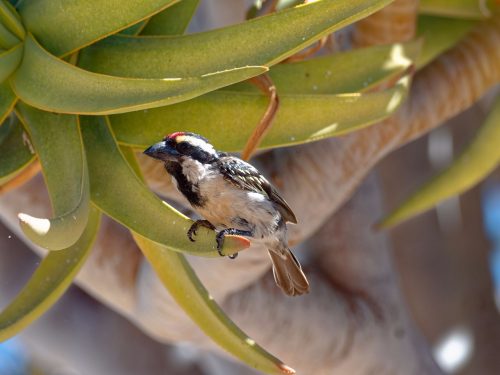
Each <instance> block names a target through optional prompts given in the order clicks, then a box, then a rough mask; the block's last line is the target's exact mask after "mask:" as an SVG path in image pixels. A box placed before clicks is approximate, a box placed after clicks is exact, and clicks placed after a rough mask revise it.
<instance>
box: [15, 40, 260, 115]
mask: <svg viewBox="0 0 500 375" xmlns="http://www.w3.org/2000/svg"><path fill="white" fill-rule="evenodd" d="M24 51H25V52H24V57H23V61H22V63H21V66H20V67H19V68H18V69H17V71H16V72H15V73H14V75H13V76H12V78H11V85H12V89H13V90H14V92H15V93H16V94H17V96H18V97H19V98H20V99H22V100H23V101H25V102H26V103H28V104H30V105H32V106H34V107H37V108H40V109H43V110H46V111H53V112H59V113H78V114H111V113H123V112H129V111H136V110H140V109H147V108H154V107H159V106H163V105H167V104H172V103H178V102H180V101H183V100H187V99H191V98H194V97H196V96H198V95H201V94H203V93H206V92H208V91H212V90H215V89H217V88H219V87H224V86H227V85H230V84H231V83H235V82H239V81H242V80H245V79H247V78H250V77H253V76H256V75H259V74H261V73H263V72H265V71H266V70H267V68H264V67H244V68H238V69H233V70H227V71H221V72H215V73H210V74H205V75H203V76H200V77H194V78H189V77H188V78H178V77H177V78H176V77H172V76H171V77H172V78H166V77H165V78H162V79H133V78H122V77H113V76H107V75H102V74H95V73H91V72H88V71H85V70H82V69H79V68H77V67H75V66H73V65H70V64H68V63H66V62H65V61H63V60H60V59H58V58H56V57H55V56H53V55H51V54H50V53H48V52H47V51H45V50H44V49H43V48H42V47H41V46H40V45H39V44H38V43H37V42H36V41H35V40H34V39H33V37H32V36H31V35H28V37H27V38H26V42H25V47H24Z"/></svg>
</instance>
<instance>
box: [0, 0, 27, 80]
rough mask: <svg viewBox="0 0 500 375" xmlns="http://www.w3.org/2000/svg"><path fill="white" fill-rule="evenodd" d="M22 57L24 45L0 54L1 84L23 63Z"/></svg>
mask: <svg viewBox="0 0 500 375" xmlns="http://www.w3.org/2000/svg"><path fill="white" fill-rule="evenodd" d="M0 1H1V0H0ZM22 56H23V45H22V44H21V43H19V44H18V45H17V46H15V47H12V48H11V49H9V50H8V51H5V52H2V53H0V82H3V81H5V79H6V78H7V77H8V76H10V75H11V74H12V72H13V71H14V70H15V69H16V68H17V66H18V65H19V63H20V62H21V58H22Z"/></svg>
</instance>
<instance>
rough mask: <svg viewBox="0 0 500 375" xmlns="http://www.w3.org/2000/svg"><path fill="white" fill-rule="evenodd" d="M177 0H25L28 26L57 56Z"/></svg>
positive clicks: (22, 9)
mask: <svg viewBox="0 0 500 375" xmlns="http://www.w3.org/2000/svg"><path fill="white" fill-rule="evenodd" d="M175 2H177V0H106V1H101V0H85V1H67V0H37V1H22V2H21V3H20V5H19V13H20V14H21V16H22V19H23V23H24V25H25V26H26V28H27V29H28V30H29V31H30V32H32V33H33V34H34V35H35V36H36V37H37V39H38V40H39V41H40V42H41V43H42V44H43V45H44V47H45V48H46V49H47V50H49V51H50V52H52V53H53V54H55V55H57V56H62V55H68V54H70V53H71V52H73V51H75V50H77V49H80V48H82V47H84V46H86V45H89V44H91V43H93V42H95V41H96V40H99V39H101V38H104V37H106V36H108V35H110V34H113V33H116V32H118V31H120V30H123V29H125V28H127V27H128V26H130V25H132V24H135V23H137V22H139V21H141V20H142V19H145V18H147V17H150V16H152V15H153V14H155V13H157V12H159V11H161V10H163V9H165V8H166V7H168V6H170V5H172V4H174V3H175Z"/></svg>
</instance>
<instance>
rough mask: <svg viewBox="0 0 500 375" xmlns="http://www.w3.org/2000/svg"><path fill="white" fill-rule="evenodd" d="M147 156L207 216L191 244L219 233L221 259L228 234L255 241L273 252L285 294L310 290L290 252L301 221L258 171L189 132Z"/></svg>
mask: <svg viewBox="0 0 500 375" xmlns="http://www.w3.org/2000/svg"><path fill="white" fill-rule="evenodd" d="M144 154H146V155H148V156H150V157H152V158H155V159H158V160H161V161H163V163H164V165H165V169H166V170H167V172H168V173H169V174H170V175H171V176H172V178H173V180H174V181H175V183H176V185H177V189H178V190H179V191H180V192H181V193H182V194H183V195H184V196H185V197H186V198H187V200H188V201H189V203H190V204H191V206H192V207H193V209H194V210H195V211H196V212H198V213H199V214H200V215H201V216H202V217H203V218H204V220H197V221H196V222H194V224H193V225H192V226H191V228H190V229H189V231H188V232H187V236H188V238H189V239H190V240H191V241H194V238H193V235H196V230H197V229H198V227H200V226H204V227H207V228H210V229H213V230H216V231H218V233H217V236H216V241H217V250H218V251H219V254H220V255H222V253H221V248H222V245H223V243H224V236H226V235H228V234H232V235H240V236H246V237H250V238H252V241H255V242H257V243H262V244H263V245H265V246H266V247H267V249H268V250H269V256H270V257H271V261H272V263H273V275H274V279H275V281H276V284H277V285H278V286H279V287H280V288H281V289H282V290H283V291H284V292H285V293H286V294H288V295H290V296H296V295H301V294H304V293H307V292H309V282H308V281H307V278H306V276H305V275H304V272H303V271H302V267H301V266H300V264H299V262H298V260H297V258H295V256H294V255H293V253H292V252H291V251H290V249H289V248H288V241H287V227H286V223H287V222H291V223H297V219H296V217H295V214H294V213H293V211H292V209H291V208H290V206H289V205H288V204H287V203H286V202H285V200H284V199H283V198H281V197H280V196H279V194H278V192H277V191H276V189H275V188H274V187H273V186H272V185H271V184H270V183H269V181H267V180H266V179H265V178H264V176H262V175H261V174H260V173H259V171H258V170H257V169H256V168H255V167H253V166H252V165H250V164H248V163H246V162H244V161H243V160H241V159H239V158H237V157H235V156H231V155H228V154H227V153H224V152H219V151H217V150H215V149H214V147H213V146H212V145H211V144H210V143H209V141H208V140H207V139H206V138H204V137H202V136H201V135H198V134H195V133H189V132H175V133H172V134H169V135H167V136H166V137H165V138H164V139H163V140H162V141H161V142H158V143H156V144H154V145H152V146H151V147H149V148H148V149H146V150H145V151H144Z"/></svg>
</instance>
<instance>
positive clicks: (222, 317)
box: [134, 234, 295, 374]
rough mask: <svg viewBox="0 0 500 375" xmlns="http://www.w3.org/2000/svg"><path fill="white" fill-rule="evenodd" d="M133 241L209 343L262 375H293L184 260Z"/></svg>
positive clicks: (143, 241) (138, 239) (139, 239)
mask: <svg viewBox="0 0 500 375" xmlns="http://www.w3.org/2000/svg"><path fill="white" fill-rule="evenodd" d="M134 239H135V241H136V242H137V244H138V245H139V247H140V248H141V250H142V252H143V254H144V256H145V257H146V258H147V259H148V261H149V262H150V263H151V266H152V267H153V269H154V271H155V273H156V274H157V275H158V276H159V278H160V280H161V281H162V283H163V285H165V287H166V288H167V289H168V291H169V292H170V294H171V296H172V297H173V298H174V300H175V301H176V302H177V303H178V304H179V306H180V307H181V308H182V309H183V310H184V311H185V312H186V313H187V314H188V315H189V317H190V318H191V319H192V320H193V321H194V322H195V323H196V324H197V325H198V327H200V328H201V330H202V331H203V332H205V333H206V334H207V335H208V336H209V337H210V338H212V340H214V341H215V342H216V343H217V344H219V345H220V346H221V347H222V348H224V349H225V350H226V351H228V352H229V353H231V354H233V355H234V356H236V357H237V358H239V359H240V360H241V361H243V362H245V363H246V364H248V365H249V366H251V367H254V368H256V369H257V370H259V371H262V372H264V373H266V374H293V373H295V371H293V370H292V369H291V368H290V367H288V366H286V365H284V364H283V362H281V361H280V360H279V359H277V358H275V357H274V356H272V355H271V354H269V353H268V352H266V351H265V350H264V349H263V348H262V347H260V346H259V345H258V344H257V343H256V342H255V341H253V340H252V339H251V338H249V337H248V336H247V335H246V334H245V333H244V332H242V331H241V330H240V329H239V328H238V327H237V326H236V325H235V324H234V323H233V322H232V321H231V320H230V319H229V318H228V317H227V316H226V314H225V313H224V311H222V310H221V308H220V307H219V306H218V305H217V304H216V303H215V301H214V300H213V298H212V297H211V296H210V295H209V294H208V292H207V290H206V289H205V287H204V286H203V284H202V283H201V282H200V280H199V279H198V277H197V276H196V274H195V273H194V271H193V269H192V268H191V266H190V265H189V263H188V262H187V261H186V260H185V258H184V257H183V256H182V255H181V254H178V253H175V252H173V251H170V249H169V248H165V247H162V246H159V245H158V244H155V243H154V242H151V241H148V240H147V239H145V238H144V237H142V236H139V235H137V234H134Z"/></svg>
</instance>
